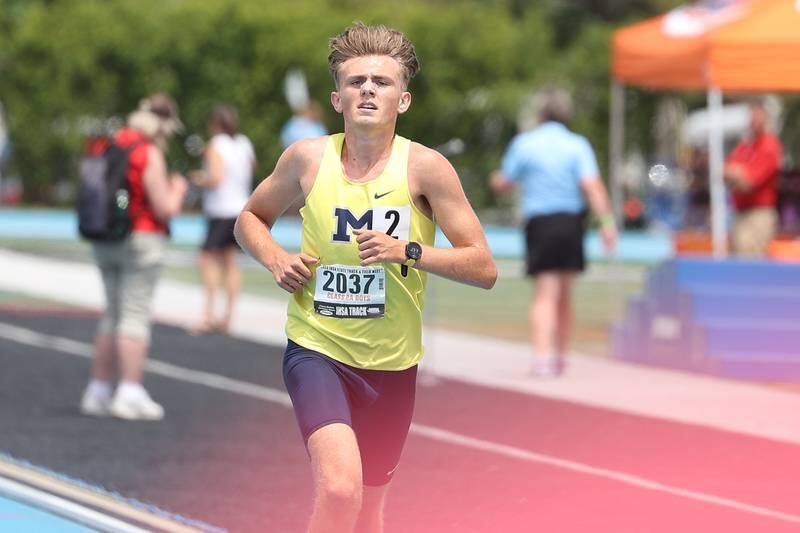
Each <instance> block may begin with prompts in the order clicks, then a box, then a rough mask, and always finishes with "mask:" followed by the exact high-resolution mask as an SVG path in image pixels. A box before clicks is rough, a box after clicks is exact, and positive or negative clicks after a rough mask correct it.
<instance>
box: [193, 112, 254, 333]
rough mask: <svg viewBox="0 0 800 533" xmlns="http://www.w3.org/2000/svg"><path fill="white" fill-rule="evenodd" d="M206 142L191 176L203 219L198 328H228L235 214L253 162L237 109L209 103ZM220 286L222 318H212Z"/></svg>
mask: <svg viewBox="0 0 800 533" xmlns="http://www.w3.org/2000/svg"><path fill="white" fill-rule="evenodd" d="M209 133H210V134H211V140H210V141H209V143H208V145H207V147H206V151H205V156H204V159H205V161H204V170H203V171H201V172H198V173H196V174H195V176H194V179H193V181H194V182H195V184H196V185H198V186H200V187H202V188H203V213H204V214H205V216H206V219H207V222H208V230H207V232H206V239H205V241H204V242H203V245H202V247H201V249H200V273H201V275H202V278H203V285H204V286H205V306H204V312H203V319H202V320H201V322H200V323H199V325H198V326H197V327H196V332H197V333H211V332H213V331H220V332H223V333H227V331H228V330H229V328H230V324H231V319H232V317H233V310H234V307H235V303H236V299H237V296H238V294H239V287H240V285H241V274H240V272H239V265H238V257H237V255H238V254H237V252H238V249H239V247H238V245H237V244H236V239H235V238H234V236H233V227H234V225H235V223H236V217H238V216H239V213H241V211H242V208H243V207H244V205H245V203H246V202H247V199H248V197H249V196H250V192H251V189H252V184H253V171H254V169H255V165H256V158H255V152H254V150H253V145H252V143H251V142H250V139H248V138H247V137H246V136H244V135H242V134H241V133H239V119H238V116H237V113H236V110H235V109H233V108H232V107H230V106H226V105H218V106H216V107H215V108H214V111H213V113H212V115H211V120H210V122H209ZM220 285H222V286H224V287H225V292H226V294H227V304H226V307H225V313H224V315H223V318H222V319H221V320H217V319H216V318H215V296H216V293H217V289H219V287H220Z"/></svg>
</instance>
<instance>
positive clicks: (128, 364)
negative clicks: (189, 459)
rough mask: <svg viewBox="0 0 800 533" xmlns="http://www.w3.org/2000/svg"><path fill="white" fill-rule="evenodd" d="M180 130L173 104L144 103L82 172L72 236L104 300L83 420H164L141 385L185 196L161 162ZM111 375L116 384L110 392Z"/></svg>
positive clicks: (183, 186) (158, 98)
mask: <svg viewBox="0 0 800 533" xmlns="http://www.w3.org/2000/svg"><path fill="white" fill-rule="evenodd" d="M181 127H182V125H181V122H180V120H179V119H178V108H177V105H176V104H175V102H174V101H173V100H172V99H171V98H169V97H168V96H166V95H164V94H155V95H153V96H150V97H149V98H146V99H145V100H143V101H142V102H141V103H140V105H139V108H138V109H137V110H136V111H134V112H133V113H131V114H130V116H129V117H128V121H127V126H126V127H124V128H122V129H120V130H119V131H117V132H116V133H115V134H114V135H113V137H112V138H111V139H110V142H109V143H108V146H107V147H106V148H105V149H104V150H101V151H100V153H99V154H95V158H94V161H93V162H94V163H96V168H83V169H82V184H81V188H80V191H79V200H78V222H79V228H80V232H81V234H82V235H83V236H84V237H85V238H87V239H88V240H90V242H91V243H92V251H93V254H94V258H95V262H96V263H97V266H98V268H99V269H100V273H101V275H102V280H103V287H104V290H105V296H106V308H105V311H104V314H103V317H102V319H101V321H100V325H99V327H98V331H97V335H96V337H95V344H94V358H93V364H92V375H91V380H90V382H89V384H88V385H87V387H86V389H85V391H84V393H83V397H82V399H81V405H80V409H81V412H82V413H84V414H86V415H91V416H108V415H113V416H115V417H118V418H122V419H127V420H160V419H162V418H163V417H164V409H163V407H162V406H161V405H159V404H158V403H156V402H155V401H153V399H152V398H151V397H150V395H149V394H148V392H147V391H146V390H145V389H144V387H143V386H142V378H143V374H144V366H145V361H146V359H147V353H148V350H149V347H150V318H151V317H150V307H151V303H152V298H153V294H154V292H155V286H156V283H157V281H158V278H159V275H160V272H161V267H162V264H163V262H164V257H165V254H166V247H167V241H168V238H169V221H170V219H171V218H172V217H174V216H175V215H177V214H178V213H179V212H180V210H181V205H182V202H183V198H184V196H185V194H186V191H187V189H188V184H187V182H186V179H185V178H184V177H183V176H181V175H177V174H175V175H170V174H169V172H168V170H167V163H166V159H165V156H164V153H165V151H166V148H167V144H168V142H169V140H170V139H171V138H172V137H173V136H174V134H175V133H177V132H178V131H179V130H180V129H181ZM85 162H87V161H85ZM89 166H91V165H89ZM115 370H117V371H118V374H119V375H118V378H119V383H118V386H117V387H116V390H115V391H113V388H112V381H113V379H114V377H115V376H114V372H115ZM112 391H113V393H112Z"/></svg>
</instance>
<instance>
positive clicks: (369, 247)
mask: <svg viewBox="0 0 800 533" xmlns="http://www.w3.org/2000/svg"><path fill="white" fill-rule="evenodd" d="M353 235H355V236H356V242H357V243H358V257H359V259H361V265H362V266H366V265H371V264H373V263H404V262H405V261H406V244H407V243H406V241H401V240H398V239H395V238H394V237H390V236H389V235H386V234H385V233H383V232H382V231H375V230H369V229H366V230H365V229H354V230H353Z"/></svg>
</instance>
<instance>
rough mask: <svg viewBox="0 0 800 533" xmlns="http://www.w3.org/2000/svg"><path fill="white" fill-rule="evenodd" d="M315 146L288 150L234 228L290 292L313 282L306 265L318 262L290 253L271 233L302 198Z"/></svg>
mask: <svg viewBox="0 0 800 533" xmlns="http://www.w3.org/2000/svg"><path fill="white" fill-rule="evenodd" d="M315 144H317V143H315V142H314V141H301V142H298V143H295V144H293V145H292V146H290V147H289V148H287V149H286V151H285V152H284V153H283V154H282V155H281V157H280V159H278V163H277V164H276V165H275V170H273V171H272V174H270V175H269V176H268V177H267V178H266V179H265V180H264V181H262V182H261V183H260V184H259V186H258V187H256V190H255V191H253V194H252V195H251V196H250V199H249V200H248V201H247V204H246V205H245V206H244V209H243V210H242V212H241V214H240V215H239V218H237V220H236V227H235V229H234V235H235V236H236V240H237V242H238V243H239V245H240V246H241V247H242V249H243V250H245V251H246V252H247V253H248V254H250V256H252V257H253V258H254V259H255V260H256V261H258V262H259V263H261V264H262V265H264V267H266V268H267V270H269V271H270V272H272V276H273V277H274V278H275V282H276V283H277V284H278V286H280V287H281V288H282V289H284V290H285V291H287V292H294V291H296V290H297V289H299V288H301V287H302V286H303V285H305V284H306V283H307V282H308V281H309V280H310V279H311V271H310V270H309V269H308V266H307V265H312V264H314V263H316V262H317V258H315V257H311V256H309V255H307V254H304V253H299V254H290V253H288V252H287V251H286V250H284V249H283V248H281V246H280V245H279V244H278V243H277V242H275V239H273V238H272V233H271V231H270V230H271V228H272V226H273V225H274V224H275V221H276V220H277V219H278V217H280V216H281V215H282V214H283V212H284V211H285V210H286V208H287V207H288V206H290V205H292V204H293V203H294V202H296V201H297V200H299V199H300V198H302V197H303V195H304V187H303V185H304V180H306V179H307V175H308V173H309V171H310V169H311V167H312V166H313V164H312V157H313V152H314V149H315Z"/></svg>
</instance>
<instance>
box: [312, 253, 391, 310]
mask: <svg viewBox="0 0 800 533" xmlns="http://www.w3.org/2000/svg"><path fill="white" fill-rule="evenodd" d="M315 279H316V286H315V288H314V310H315V311H316V312H317V313H319V314H320V315H322V316H329V317H333V318H381V317H382V316H383V314H384V310H385V308H386V271H385V270H384V269H383V267H382V266H353V265H322V266H319V267H317V274H316V277H315Z"/></svg>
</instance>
